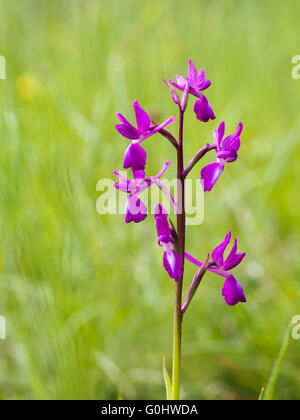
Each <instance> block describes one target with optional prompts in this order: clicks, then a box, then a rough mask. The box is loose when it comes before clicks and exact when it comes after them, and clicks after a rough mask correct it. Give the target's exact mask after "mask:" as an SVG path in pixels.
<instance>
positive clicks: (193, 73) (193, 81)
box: [188, 60, 198, 88]
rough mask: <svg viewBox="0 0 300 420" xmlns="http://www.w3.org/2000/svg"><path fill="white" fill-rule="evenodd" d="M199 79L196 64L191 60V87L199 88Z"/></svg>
mask: <svg viewBox="0 0 300 420" xmlns="http://www.w3.org/2000/svg"><path fill="white" fill-rule="evenodd" d="M197 79H198V74H197V69H196V67H195V64H194V63H193V62H192V61H191V60H189V72H188V82H189V86H190V87H193V88H197Z"/></svg>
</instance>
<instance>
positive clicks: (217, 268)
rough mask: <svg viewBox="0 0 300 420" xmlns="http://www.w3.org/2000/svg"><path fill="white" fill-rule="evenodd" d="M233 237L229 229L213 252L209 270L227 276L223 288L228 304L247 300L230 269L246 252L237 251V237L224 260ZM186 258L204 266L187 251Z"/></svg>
mask: <svg viewBox="0 0 300 420" xmlns="http://www.w3.org/2000/svg"><path fill="white" fill-rule="evenodd" d="M230 239H231V232H230V231H229V232H228V233H227V234H226V236H225V239H224V241H223V242H221V243H220V245H218V246H217V247H216V248H215V249H214V251H213V252H212V254H211V257H212V264H213V265H211V266H210V267H209V268H208V270H209V271H211V272H213V273H215V274H218V275H219V276H222V277H225V282H224V285H223V289H222V296H223V297H224V298H225V301H226V303H227V305H230V306H234V305H236V304H237V303H238V302H246V297H245V294H244V291H243V288H242V286H241V285H240V283H239V282H238V281H237V279H236V278H235V277H234V276H233V275H232V274H231V272H230V270H232V269H233V268H235V267H236V266H238V265H239V264H240V263H241V262H242V260H243V259H244V257H245V256H246V253H245V252H243V253H237V239H235V241H234V245H233V247H232V249H231V251H230V253H229V255H228V257H227V258H226V260H225V261H224V252H225V249H226V248H227V246H228V244H229V242H230ZM185 258H186V259H187V260H188V261H190V262H192V263H193V264H195V265H197V266H198V267H202V266H203V263H202V262H201V261H198V260H197V259H196V258H194V257H192V256H191V255H190V254H188V253H187V252H186V253H185Z"/></svg>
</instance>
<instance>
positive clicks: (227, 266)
mask: <svg viewBox="0 0 300 420" xmlns="http://www.w3.org/2000/svg"><path fill="white" fill-rule="evenodd" d="M236 251H237V240H236V239H235V240H234V245H233V247H232V250H231V251H230V253H229V255H228V257H227V258H226V261H225V262H224V264H223V265H222V268H223V270H225V271H228V270H231V269H232V268H234V267H236V266H237V265H238V264H240V262H241V261H242V260H243V258H244V257H245V255H246V254H245V253H244V252H243V253H240V254H237V253H236Z"/></svg>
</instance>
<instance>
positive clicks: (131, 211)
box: [114, 60, 246, 311]
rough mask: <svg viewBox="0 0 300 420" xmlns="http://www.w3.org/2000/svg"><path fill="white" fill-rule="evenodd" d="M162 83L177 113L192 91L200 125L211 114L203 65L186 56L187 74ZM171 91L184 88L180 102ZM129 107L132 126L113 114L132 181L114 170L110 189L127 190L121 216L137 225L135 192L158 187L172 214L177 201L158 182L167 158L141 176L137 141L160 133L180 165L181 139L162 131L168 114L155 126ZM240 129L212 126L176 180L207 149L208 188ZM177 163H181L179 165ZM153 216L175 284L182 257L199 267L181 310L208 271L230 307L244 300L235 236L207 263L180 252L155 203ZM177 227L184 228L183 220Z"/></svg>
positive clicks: (141, 209)
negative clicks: (210, 158) (220, 281)
mask: <svg viewBox="0 0 300 420" xmlns="http://www.w3.org/2000/svg"><path fill="white" fill-rule="evenodd" d="M164 82H165V83H166V84H167V86H168V87H169V89H170V93H171V97H172V100H173V102H174V103H175V104H176V105H178V107H179V112H180V115H181V116H182V115H183V113H184V112H185V110H186V107H187V103H188V98H189V96H190V95H193V96H194V97H196V101H195V104H194V112H195V115H196V118H197V119H198V120H199V121H202V122H205V123H207V122H208V121H209V120H214V119H215V118H216V117H215V114H214V111H213V109H212V107H211V105H210V103H209V101H208V99H207V97H206V96H205V95H204V94H203V92H204V91H205V90H206V89H208V88H209V87H210V86H211V82H210V80H208V79H206V77H205V70H204V69H201V70H200V71H199V72H197V69H196V67H195V65H194V63H193V62H192V61H191V60H189V68H188V75H187V77H186V78H185V77H182V76H178V75H176V82H174V81H172V80H169V82H166V81H165V80H164ZM175 89H178V90H179V91H180V92H183V94H182V99H181V101H180V98H179V95H178V93H177V92H176V90H175ZM133 108H134V112H135V118H136V126H134V125H133V124H131V123H130V122H129V121H128V120H127V119H126V118H125V117H124V116H123V115H122V114H120V113H117V117H118V119H119V121H120V124H117V125H116V129H117V131H118V132H119V133H120V134H121V135H122V136H123V137H125V138H127V139H129V140H130V144H129V146H128V147H127V149H126V151H125V154H124V160H123V168H124V169H130V170H131V171H132V175H133V179H128V178H126V177H124V176H122V175H120V174H119V173H118V172H114V173H115V175H116V176H117V177H118V178H119V181H118V182H117V183H116V184H115V187H116V188H117V189H118V190H120V191H123V192H125V193H127V194H128V200H127V205H126V214H125V222H126V223H130V222H134V223H140V222H142V221H143V220H145V218H146V217H147V213H148V209H147V207H146V205H145V204H144V203H143V202H142V200H141V199H140V198H139V195H140V194H141V193H142V192H143V191H145V190H146V189H147V188H149V187H151V186H152V185H156V186H158V187H159V188H160V189H161V190H162V191H163V192H164V193H165V195H166V196H167V198H168V199H169V200H170V202H171V204H172V206H173V208H174V210H175V212H176V210H177V201H176V200H174V198H173V197H172V195H171V194H170V192H169V191H168V189H167V188H166V187H165V186H164V185H163V184H162V183H161V181H160V178H161V176H162V174H163V173H164V172H165V170H166V169H167V168H168V166H169V165H170V162H166V163H165V164H164V166H163V168H162V170H161V171H160V172H159V173H158V174H157V175H156V176H153V177H146V175H145V168H146V162H147V154H146V151H145V150H144V149H143V148H142V146H141V143H142V142H143V141H144V140H146V139H148V138H149V137H151V136H153V135H154V134H156V133H159V134H161V135H162V136H164V137H165V138H167V139H168V140H169V141H170V142H171V143H172V145H173V146H174V147H175V149H176V151H177V159H178V161H177V163H178V162H179V163H180V162H182V160H183V152H182V141H181V140H182V139H180V138H179V139H178V141H177V140H176V139H175V137H174V136H173V135H172V134H171V133H170V132H168V131H167V130H166V127H167V126H168V125H169V124H171V123H173V122H175V118H174V117H170V118H168V119H167V120H166V121H165V122H163V123H162V124H156V123H154V122H152V121H151V118H150V116H149V115H148V114H147V112H146V111H145V110H144V109H142V108H141V106H140V104H139V102H138V101H137V100H136V101H134V103H133ZM181 121H182V119H181ZM181 128H182V127H181ZM242 130H243V124H242V123H239V124H238V127H237V129H236V131H235V132H234V133H233V134H231V135H229V136H227V137H225V138H224V135H225V123H224V122H221V124H220V125H219V127H218V129H217V130H214V141H213V143H211V144H210V143H207V145H206V147H205V148H202V149H200V150H199V152H198V153H197V154H196V155H195V157H194V158H193V159H192V161H191V163H190V164H189V165H188V166H187V167H186V168H185V169H184V168H183V170H182V171H180V172H179V173H178V174H177V178H178V180H179V181H180V182H184V179H185V177H186V176H187V175H188V173H189V171H190V170H191V169H192V167H193V166H194V165H195V164H196V163H197V162H198V161H199V160H200V159H201V158H202V157H203V156H204V154H206V153H207V152H208V151H210V150H215V152H216V157H217V159H216V161H214V162H212V163H210V164H208V165H206V166H205V167H203V168H202V170H201V178H202V180H203V185H204V191H211V190H212V188H213V187H214V185H215V184H216V182H217V180H218V179H219V178H220V175H221V174H222V172H223V171H224V167H225V164H226V163H229V162H234V161H235V160H236V159H237V153H238V151H239V149H240V144H241V140H240V136H241V134H242ZM178 167H180V165H179V166H178ZM181 198H182V197H181ZM177 200H178V201H179V197H177ZM183 201H184V197H183ZM177 217H178V214H177ZM180 217H184V215H183V216H182V213H181V214H180V215H179V218H178V219H177V222H178V220H179V221H180V220H182V219H180ZM154 219H155V224H156V229H157V235H158V245H159V246H161V247H162V248H163V250H164V254H163V265H164V268H165V270H166V271H167V273H168V275H169V276H170V277H171V278H172V279H174V281H175V282H178V281H179V280H182V277H183V270H184V260H185V259H187V260H189V261H190V262H192V263H193V264H195V265H196V266H197V267H199V268H200V270H199V271H198V272H197V274H196V276H195V278H194V281H193V282H192V285H191V289H190V292H189V295H188V297H187V299H186V301H185V303H184V311H185V310H186V308H187V306H188V304H189V299H190V298H191V297H192V296H193V295H194V293H195V290H196V289H197V287H198V285H199V283H200V280H201V279H202V277H203V276H204V274H205V272H206V271H207V270H209V271H211V272H213V273H215V274H217V275H219V276H221V277H224V278H225V282H224V285H223V289H222V296H223V297H224V298H225V301H226V303H227V304H228V305H230V306H232V305H235V304H237V303H238V302H246V298H245V294H244V291H243V289H242V286H241V285H240V283H239V282H238V281H237V280H236V278H235V277H234V276H233V275H232V274H231V270H232V269H233V268H235V267H236V266H238V265H239V264H240V263H241V261H242V260H243V259H244V257H245V255H246V254H245V253H237V240H235V242H234V245H233V247H232V249H231V251H230V252H229V254H228V256H227V258H224V252H225V250H226V248H227V246H228V244H229V242H230V239H231V232H228V233H227V235H226V236H225V239H224V240H223V242H221V244H220V245H218V246H217V247H216V248H215V249H214V250H213V251H212V253H211V259H210V258H209V257H208V259H207V261H206V262H205V263H202V262H201V261H199V260H197V259H195V258H194V257H192V256H191V255H190V254H188V253H187V252H186V251H185V249H184V241H182V240H181V243H180V239H178V238H179V237H180V236H181V237H182V234H183V232H179V227H178V226H177V230H176V229H175V228H174V225H173V223H172V222H171V221H170V222H169V215H168V213H167V212H166V210H165V209H164V207H163V206H162V205H161V204H160V203H157V205H156V207H155V214H154ZM170 223H171V225H170ZM177 225H178V223H177ZM181 225H183V226H184V223H183V224H181ZM178 250H179V251H178Z"/></svg>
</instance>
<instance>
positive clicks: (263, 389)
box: [258, 388, 265, 401]
mask: <svg viewBox="0 0 300 420" xmlns="http://www.w3.org/2000/svg"><path fill="white" fill-rule="evenodd" d="M264 392H265V388H262V389H261V391H260V394H259V398H258V400H259V401H262V400H263V399H264Z"/></svg>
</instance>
